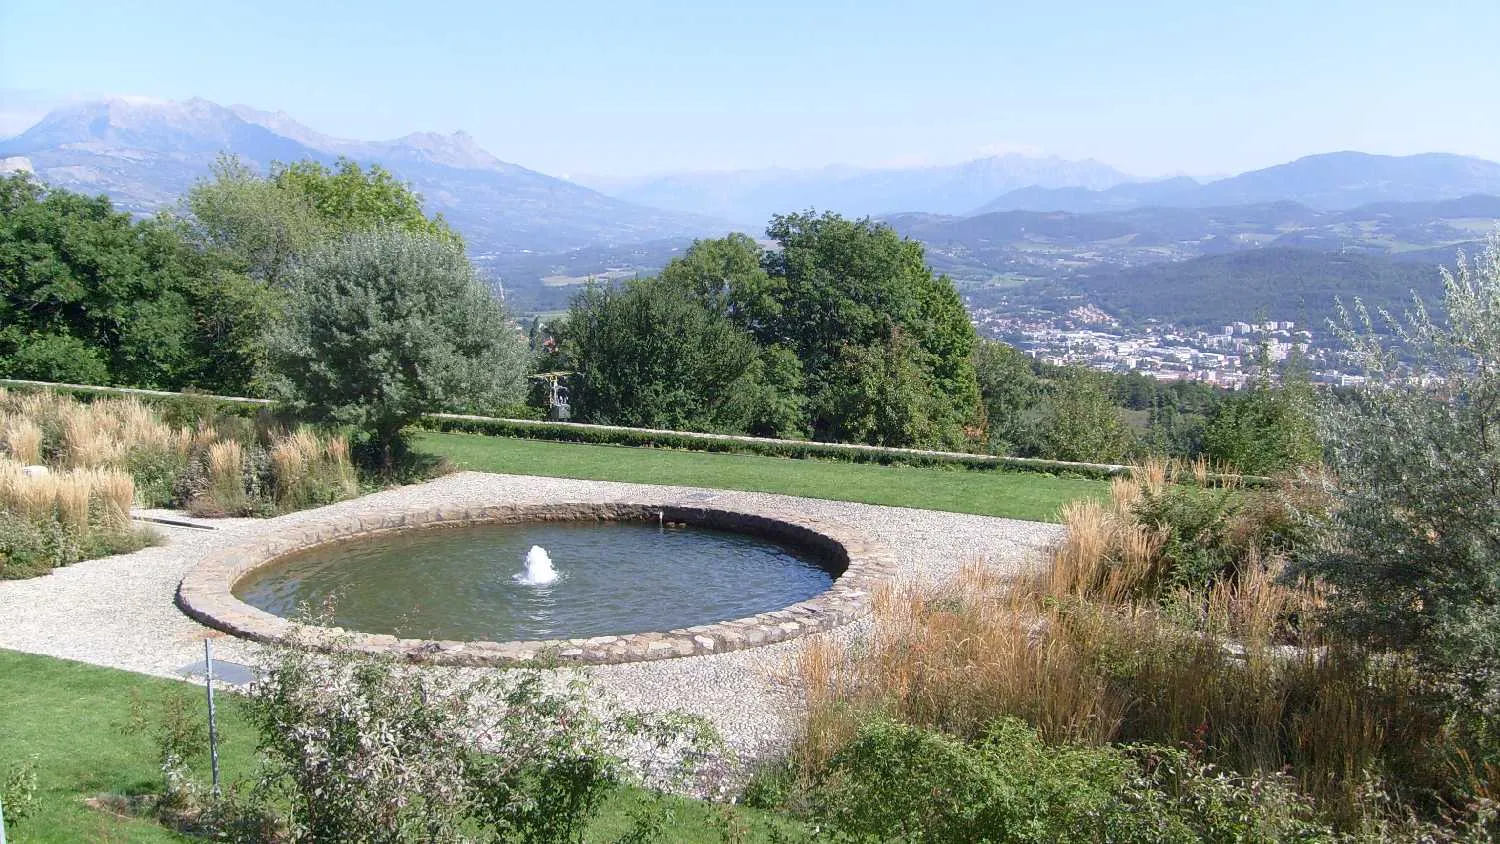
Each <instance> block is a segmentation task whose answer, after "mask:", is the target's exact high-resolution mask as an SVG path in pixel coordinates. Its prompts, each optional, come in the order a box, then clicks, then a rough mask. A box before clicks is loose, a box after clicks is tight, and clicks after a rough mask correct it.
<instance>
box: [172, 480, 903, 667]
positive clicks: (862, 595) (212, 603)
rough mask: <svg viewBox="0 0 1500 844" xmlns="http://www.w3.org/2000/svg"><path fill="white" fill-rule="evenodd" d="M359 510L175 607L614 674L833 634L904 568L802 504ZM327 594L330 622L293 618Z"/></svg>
mask: <svg viewBox="0 0 1500 844" xmlns="http://www.w3.org/2000/svg"><path fill="white" fill-rule="evenodd" d="M357 504H358V502H356V505H350V506H340V505H335V506H333V507H329V508H328V509H327V510H326V511H324V512H322V513H319V512H314V513H312V514H310V515H308V516H302V517H300V518H297V519H295V520H291V523H290V524H288V525H287V526H286V527H285V528H283V529H281V530H277V531H274V532H271V533H269V534H268V535H264V536H261V537H258V538H252V539H249V540H248V541H246V542H245V543H243V544H240V545H234V546H229V547H226V548H223V549H221V550H218V551H215V552H212V553H210V554H209V555H208V556H207V557H205V558H204V559H203V561H202V562H200V563H199V564H198V565H197V566H195V567H194V568H193V569H192V570H191V571H189V572H188V573H187V574H186V575H185V576H184V577H183V578H182V582H181V583H179V584H178V586H177V605H178V606H179V607H181V608H182V610H183V611H184V612H186V613H187V614H188V615H190V616H192V617H193V618H195V619H197V620H198V621H201V622H203V623H204V624H206V625H208V626H210V627H214V628H217V629H219V630H223V631H225V632H227V633H232V634H234V635H237V636H243V637H246V638H249V639H254V640H256V641H261V642H272V643H278V644H287V645H294V646H297V647H308V648H314V649H319V650H354V651H358V652H361V653H367V654H378V655H383V656H395V657H399V658H403V659H408V660H411V661H414V662H422V663H426V664H434V665H468V666H474V665H488V666H507V665H516V664H522V663H531V662H535V661H552V660H556V661H559V662H572V663H592V664H608V663H620V662H638V661H642V660H654V659H670V658H673V657H679V656H695V655H699V656H701V655H707V654H716V653H723V652H725V651H733V650H738V649H740V648H752V647H756V646H759V645H766V644H771V643H773V642H784V641H787V640H789V639H795V638H797V637H799V636H805V635H808V634H810V633H815V632H819V631H823V630H830V629H832V628H834V627H837V626H839V625H841V624H846V623H848V622H850V621H853V620H854V619H856V618H859V617H861V616H863V615H864V614H866V613H867V612H869V607H870V595H871V592H872V590H873V589H874V588H875V587H876V586H877V585H878V584H879V583H882V582H884V581H886V580H888V579H889V578H890V577H892V576H893V575H894V573H895V570H896V561H895V558H893V557H892V556H891V555H890V553H889V552H888V551H886V550H885V549H884V548H882V547H881V546H879V545H877V544H875V543H872V542H870V541H868V540H867V539H866V538H865V537H863V536H862V535H860V533H859V531H858V530H856V529H855V528H854V527H852V526H850V525H845V524H836V523H830V522H824V521H820V520H817V519H811V518H808V517H806V516H804V515H802V514H801V513H799V512H798V511H797V508H796V507H795V504H794V502H793V503H788V504H782V505H777V504H757V505H751V506H743V507H737V508H735V509H728V508H720V507H709V506H699V505H697V504H670V503H663V504H638V503H630V502H583V503H553V504H484V503H475V504H467V505H465V504H458V503H455V504H447V505H442V506H439V507H434V508H431V509H422V508H414V509H406V508H403V507H400V506H396V507H390V506H386V507H359V506H357ZM673 523H677V524H676V525H675V526H674V524H673ZM329 596H333V598H334V618H333V619H332V620H331V622H330V625H329V626H327V627H323V626H317V625H308V624H306V623H302V622H299V621H295V620H292V619H295V618H296V616H297V614H298V613H297V608H298V606H299V605H301V604H303V603H304V602H305V603H307V604H310V605H312V606H319V605H320V604H321V602H323V600H324V599H325V598H327V597H329ZM447 637H451V638H447Z"/></svg>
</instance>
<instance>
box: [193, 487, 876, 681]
mask: <svg viewBox="0 0 1500 844" xmlns="http://www.w3.org/2000/svg"><path fill="white" fill-rule="evenodd" d="M658 514H660V515H658ZM659 518H661V519H665V520H667V521H673V522H686V523H688V524H692V525H701V526H704V527H714V528H721V529H725V530H733V531H738V532H740V533H747V534H751V535H754V536H761V537H765V538H768V539H776V540H780V541H782V542H786V543H788V544H790V545H793V546H796V547H800V548H803V549H806V550H808V551H811V552H813V553H815V554H818V555H819V556H821V557H822V558H824V559H826V560H829V561H831V562H832V563H833V564H835V566H837V567H842V569H843V573H842V574H841V575H839V576H838V578H837V579H836V580H835V581H834V584H833V586H832V587H830V588H829V589H828V590H827V591H825V592H823V593H822V594H820V595H817V596H815V597H813V598H810V599H808V600H806V601H801V602H799V603H796V604H792V605H791V606H788V607H784V608H782V609H779V610H774V611H771V612H764V613H761V614H759V615H755V616H751V617H749V618H740V619H734V620H732V621H721V622H716V623H714V624H703V625H697V626H694V627H685V628H681V629H678V630H667V631H661V632H649V633H631V634H627V635H621V636H595V637H591V638H588V639H554V640H544V641H528V642H456V641H446V640H444V641H433V640H423V639H398V638H396V637H395V636H388V635H378V634H369V633H360V632H356V631H346V630H342V629H340V628H327V627H316V626H310V625H305V624H299V623H297V622H293V621H289V620H287V619H285V618H282V617H280V616H277V615H273V614H271V613H268V612H265V611H263V610H260V609H257V608H255V607H252V606H250V605H249V604H246V603H244V602H243V601H241V600H239V599H238V598H236V597H235V596H234V594H233V592H232V591H231V590H232V589H233V588H234V584H235V583H236V582H237V581H239V580H240V579H241V578H243V577H244V576H245V575H246V574H248V573H249V572H250V571H251V570H253V569H256V568H259V567H260V566H263V565H266V564H268V563H271V562H273V561H275V560H276V559H278V558H280V557H283V556H286V555H288V554H291V553H294V552H298V551H303V550H307V549H309V548H312V547H315V546H318V545H324V544H327V543H330V542H338V541H340V540H346V539H353V538H356V537H362V536H370V535H374V534H380V533H389V532H393V531H405V530H419V529H432V530H436V529H442V528H449V527H464V526H470V525H480V524H513V523H518V522H538V521H578V520H588V521H652V522H655V521H657V520H658V519H659ZM895 566H896V561H895V559H894V557H892V556H891V554H890V553H889V552H888V551H887V550H885V549H884V548H883V547H881V546H879V545H877V544H875V543H872V542H869V541H866V540H865V539H864V538H862V537H861V536H859V535H857V534H856V532H855V531H853V530H852V529H850V528H848V527H845V526H842V525H836V524H830V523H827V522H822V521H819V520H815V519H810V518H807V517H804V516H801V515H799V514H797V513H796V512H794V511H791V510H782V509H777V508H765V509H760V510H755V511H750V510H743V509H736V510H728V509H720V508H714V507H692V506H682V505H646V504H587V503H583V504H549V505H539V506H509V505H493V506H485V507H440V508H437V509H430V510H416V511H404V510H391V511H386V512H376V513H367V514H362V515H358V516H330V517H329V518H328V519H327V520H322V521H319V520H314V521H313V522H310V523H306V524H302V525H299V526H298V527H296V528H290V529H288V530H287V531H285V532H282V533H279V534H277V535H273V536H270V537H267V538H263V539H259V540H256V541H252V542H248V543H246V544H244V545H240V546H236V547H234V548H229V549H226V550H223V551H219V552H217V553H215V554H213V555H211V556H210V557H209V558H208V559H206V560H204V561H203V562H202V563H200V564H199V565H198V566H197V567H196V568H194V569H193V570H192V571H190V572H189V573H188V574H187V576H186V577H184V578H183V579H182V582H181V583H180V584H179V586H178V589H177V604H178V606H180V607H181V608H182V610H183V611H184V612H186V613H187V614H188V615H189V616H191V617H193V618H194V619H196V620H198V621H199V622H202V623H203V624H206V625H208V626H210V627H214V628H217V629H219V630H223V631H225V632H228V633H232V634H234V635H236V636H242V637H245V638H248V639H253V640H256V641H261V642H275V643H284V644H298V645H302V646H307V647H313V648H320V649H329V648H333V647H339V648H348V649H352V650H355V651H359V652H364V653H370V654H384V655H395V656H399V657H401V658H404V659H408V660H411V661H414V662H422V663H429V664H434V665H459V666H503V665H515V664H522V663H546V662H557V663H562V664H567V663H574V664H589V663H592V664H608V663H622V662H640V661H645V660H655V659H669V658H672V657H679V656H698V655H706V654H714V653H721V652H724V651H732V650H739V649H741V648H750V647H755V646H757V645H765V644H770V643H772V642H783V641H786V640H788V639H795V638H797V637H799V636H804V635H807V634H809V633H815V632H819V631H823V630H830V629H832V628H834V627H838V626H839V625H842V624H847V623H848V622H850V621H853V620H855V619H857V618H859V617H861V616H863V615H865V614H866V613H868V612H869V599H870V592H871V590H872V589H873V588H874V587H875V586H876V585H877V584H878V583H879V582H880V581H882V580H885V579H887V578H889V577H891V576H892V575H893V574H894V573H895Z"/></svg>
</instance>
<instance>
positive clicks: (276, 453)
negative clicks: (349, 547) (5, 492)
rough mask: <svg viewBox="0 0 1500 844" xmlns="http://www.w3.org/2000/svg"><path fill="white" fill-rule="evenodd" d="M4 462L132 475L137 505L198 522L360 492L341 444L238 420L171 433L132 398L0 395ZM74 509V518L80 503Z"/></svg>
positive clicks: (340, 439) (170, 428)
mask: <svg viewBox="0 0 1500 844" xmlns="http://www.w3.org/2000/svg"><path fill="white" fill-rule="evenodd" d="M0 456H5V457H8V458H9V459H11V460H14V461H17V462H20V463H23V464H27V465H33V464H43V465H47V466H49V467H51V468H52V469H53V470H54V471H62V470H70V469H117V470H121V471H125V472H129V473H132V474H134V475H135V476H136V479H137V481H138V483H137V487H136V491H137V494H138V496H140V497H141V500H140V501H139V502H138V503H139V504H141V505H143V506H176V507H185V508H187V509H189V510H192V511H193V512H195V513H199V514H201V515H246V514H261V513H266V512H272V511H275V510H283V511H284V510H295V509H299V508H302V507H309V506H316V505H319V504H326V503H330V502H332V501H338V500H340V499H343V498H348V497H350V496H353V495H356V494H357V493H358V490H359V485H358V481H357V477H356V474H355V471H354V466H353V464H352V463H351V461H350V455H349V444H348V442H347V441H346V440H345V439H344V438H343V437H339V436H329V437H324V436H320V435H318V434H317V433H315V432H314V431H312V430H310V429H299V430H296V431H294V432H291V433H285V432H283V431H280V430H279V429H274V428H266V427H263V426H260V425H257V424H256V423H254V422H252V421H250V420H247V419H242V418H237V417H218V418H215V419H213V420H209V419H207V418H203V419H199V420H198V421H197V422H196V424H194V425H191V426H180V427H173V426H170V425H167V424H166V423H165V422H163V421H162V419H161V417H160V416H159V415H158V414H157V413H156V412H155V411H154V410H153V409H152V408H151V407H149V406H148V405H146V404H145V403H144V402H142V401H141V400H140V399H138V398H135V397H133V396H131V397H125V398H100V399H96V400H94V401H91V402H80V401H77V400H75V399H72V398H69V397H67V396H62V395H59V394H57V393H54V392H49V391H38V392H24V393H20V392H12V391H8V390H4V389H0ZM69 500H70V501H73V499H69ZM67 509H68V512H70V513H71V512H74V511H76V510H77V509H78V508H77V506H76V502H75V503H73V504H69V505H68V508H67Z"/></svg>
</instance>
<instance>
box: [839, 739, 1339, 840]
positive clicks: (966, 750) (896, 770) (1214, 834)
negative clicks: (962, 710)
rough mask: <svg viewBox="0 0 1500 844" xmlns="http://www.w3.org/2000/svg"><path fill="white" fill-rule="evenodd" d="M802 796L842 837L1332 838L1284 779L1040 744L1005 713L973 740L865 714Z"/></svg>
mask: <svg viewBox="0 0 1500 844" xmlns="http://www.w3.org/2000/svg"><path fill="white" fill-rule="evenodd" d="M810 802H811V807H812V813H813V815H814V816H815V817H816V818H817V819H818V820H819V821H820V822H822V823H824V824H826V825H827V826H828V828H829V829H830V830H831V831H832V833H833V837H834V838H835V840H844V841H912V842H918V841H919V842H932V844H938V842H955V844H957V842H975V841H987V842H1060V841H1079V842H1094V841H1114V842H1178V841H1180V842H1193V841H1335V840H1338V839H1337V836H1336V835H1335V834H1334V832H1333V831H1332V830H1331V829H1330V828H1329V827H1328V826H1326V825H1324V824H1323V823H1321V822H1319V821H1318V820H1317V818H1316V815H1315V812H1314V809H1313V806H1312V804H1311V802H1310V801H1308V800H1307V799H1306V798H1304V797H1302V796H1301V795H1299V794H1298V793H1297V791H1296V789H1295V787H1294V784H1293V783H1292V782H1291V781H1290V780H1289V779H1288V778H1286V777H1283V776H1280V775H1273V776H1266V777H1254V778H1246V777H1241V776H1238V775H1236V774H1233V773H1231V772H1225V771H1221V770H1219V769H1216V768H1214V767H1213V766H1211V765H1207V764H1205V763H1203V762H1201V761H1200V760H1198V759H1197V758H1196V757H1194V756H1192V755H1191V754H1190V753H1188V752H1187V751H1183V750H1176V749H1168V748H1130V749H1118V748H1112V747H1103V748H1099V747H1084V746H1080V745H1071V744H1062V745H1048V744H1046V743H1044V742H1042V740H1041V739H1040V738H1039V737H1038V736H1037V733H1036V731H1035V730H1034V729H1033V728H1032V727H1030V726H1029V725H1027V724H1026V723H1025V722H1023V721H1020V720H1018V719H1014V718H1002V719H1000V720H999V721H997V722H995V724H994V725H993V726H992V728H991V729H990V731H989V732H988V733H987V734H986V735H985V736H983V737H982V738H981V739H979V740H978V741H975V742H964V741H961V740H958V739H955V738H952V737H949V736H946V735H944V734H942V733H939V732H936V731H932V730H925V729H922V728H919V727H911V726H905V725H902V724H897V723H893V722H889V721H878V720H877V721H871V722H867V723H865V724H863V725H861V726H860V728H859V730H858V732H857V734H856V735H855V736H854V738H853V740H852V741H850V742H849V744H847V745H846V746H845V747H844V748H843V749H842V750H840V751H839V752H838V753H837V754H836V755H835V756H834V757H833V758H832V760H831V761H830V763H829V765H828V766H827V768H826V769H825V770H824V771H823V772H821V774H820V775H819V776H818V778H817V780H816V782H815V784H814V786H813V791H812V796H811V801H810Z"/></svg>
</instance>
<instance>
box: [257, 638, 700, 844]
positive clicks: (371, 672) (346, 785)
mask: <svg viewBox="0 0 1500 844" xmlns="http://www.w3.org/2000/svg"><path fill="white" fill-rule="evenodd" d="M301 644H308V643H301ZM325 644H326V643H325ZM267 654H268V658H269V663H268V666H267V669H268V670H267V673H266V676H265V678H264V679H263V680H262V681H261V682H259V683H257V684H256V685H255V687H254V688H253V689H252V691H251V694H250V697H249V699H248V701H247V704H248V705H247V711H248V715H249V718H250V721H251V723H252V724H253V725H254V726H255V728H256V730H257V732H258V733H259V736H260V745H259V746H260V754H261V760H262V770H261V773H260V776H259V785H258V788H259V791H260V793H261V795H262V796H263V797H264V798H267V799H268V800H269V802H268V803H265V804H264V805H272V806H277V805H280V806H285V807H286V810H287V812H288V819H287V823H288V828H289V830H290V833H291V836H292V837H293V838H295V839H297V840H305V841H340V842H385V841H415V840H420V841H456V840H461V839H462V837H463V836H466V835H469V836H472V835H481V836H494V837H497V838H500V839H503V840H522V841H533V842H574V841H577V840H579V836H580V835H581V832H582V830H583V828H584V826H585V824H586V823H587V822H588V821H589V820H590V819H591V818H592V817H593V816H594V814H595V813H596V812H597V811H598V809H599V807H600V804H601V801H602V799H603V798H604V797H605V796H606V794H607V793H608V792H609V791H610V790H611V789H612V788H614V787H615V786H616V785H618V784H619V783H621V782H623V781H626V780H627V779H629V778H630V775H629V773H628V771H629V768H628V767H627V765H626V764H625V762H624V760H623V759H622V758H621V757H620V756H619V753H620V752H621V750H622V749H623V748H624V747H626V746H628V745H630V744H631V743H635V744H637V745H640V744H642V743H644V745H645V746H647V747H648V748H655V749H657V750H658V751H666V753H665V754H664V756H665V758H667V759H668V762H667V767H666V768H663V769H661V770H658V771H657V774H658V775H659V776H660V777H665V778H666V779H657V780H654V781H653V784H656V785H660V784H662V783H664V782H673V781H676V780H675V779H672V778H671V775H674V774H676V775H681V774H684V773H686V772H687V771H688V770H689V769H690V767H691V765H692V763H693V761H694V760H695V759H696V752H697V751H698V750H701V749H702V748H703V747H705V746H706V743H707V742H709V741H710V740H711V735H710V732H709V729H708V728H707V727H706V725H705V724H703V723H702V722H699V721H692V720H685V719H682V718H675V717H660V718H649V717H644V716H604V715H600V714H598V713H597V712H596V710H595V708H594V705H593V704H592V703H591V702H589V701H588V700H587V694H586V689H584V688H583V687H581V686H577V685H575V686H570V687H565V688H562V689H556V688H552V687H549V684H548V683H547V682H546V681H545V680H544V678H543V675H542V674H541V673H540V672H539V671H537V670H520V669H518V670H517V671H514V672H507V673H506V674H504V675H501V676H498V677H495V676H491V677H488V678H482V679H478V680H465V679H462V678H460V677H458V676H457V675H455V674H453V673H447V672H443V673H439V672H432V671H425V670H421V669H417V668H413V667H411V666H404V665H400V664H398V663H397V662H395V661H394V660H392V659H383V658H374V657H367V656H361V655H356V654H353V653H350V652H348V651H346V650H344V649H343V648H342V646H341V645H339V644H337V643H333V645H332V650H331V651H330V652H329V653H326V654H316V653H312V652H310V651H308V650H306V649H304V648H303V647H290V648H281V649H276V650H270V651H268V652H267Z"/></svg>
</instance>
